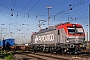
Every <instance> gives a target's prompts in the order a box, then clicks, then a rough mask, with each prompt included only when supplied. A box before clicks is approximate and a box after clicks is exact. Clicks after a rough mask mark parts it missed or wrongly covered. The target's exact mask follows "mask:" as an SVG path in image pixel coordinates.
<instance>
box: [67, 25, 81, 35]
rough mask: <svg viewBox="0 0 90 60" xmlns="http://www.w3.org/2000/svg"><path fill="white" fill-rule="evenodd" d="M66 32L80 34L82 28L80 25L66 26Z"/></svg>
mask: <svg viewBox="0 0 90 60" xmlns="http://www.w3.org/2000/svg"><path fill="white" fill-rule="evenodd" d="M68 33H70V34H74V33H77V34H82V33H83V28H80V27H68Z"/></svg>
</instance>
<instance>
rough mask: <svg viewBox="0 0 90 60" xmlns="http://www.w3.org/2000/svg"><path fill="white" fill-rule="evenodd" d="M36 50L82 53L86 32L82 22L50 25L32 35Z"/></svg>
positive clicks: (33, 45) (32, 42)
mask: <svg viewBox="0 0 90 60" xmlns="http://www.w3.org/2000/svg"><path fill="white" fill-rule="evenodd" d="M31 46H32V48H33V50H34V51H42V52H54V53H56V52H60V53H74V54H77V53H81V50H82V49H85V47H86V44H85V32H84V29H83V27H82V26H81V25H80V24H72V23H70V22H66V23H60V24H58V25H55V26H49V27H47V28H45V29H41V30H40V31H39V32H34V33H33V34H32V35H31Z"/></svg>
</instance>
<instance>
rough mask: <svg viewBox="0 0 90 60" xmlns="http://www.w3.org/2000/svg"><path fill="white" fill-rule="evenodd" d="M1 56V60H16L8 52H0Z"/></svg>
mask: <svg viewBox="0 0 90 60" xmlns="http://www.w3.org/2000/svg"><path fill="white" fill-rule="evenodd" d="M0 55H1V56H2V57H0V58H1V59H2V58H4V59H5V60H14V59H13V55H12V53H11V52H10V53H6V51H0Z"/></svg>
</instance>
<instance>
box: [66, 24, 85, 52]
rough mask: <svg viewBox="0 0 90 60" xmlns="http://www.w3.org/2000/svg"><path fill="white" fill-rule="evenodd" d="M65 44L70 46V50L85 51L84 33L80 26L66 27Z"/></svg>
mask: <svg viewBox="0 0 90 60" xmlns="http://www.w3.org/2000/svg"><path fill="white" fill-rule="evenodd" d="M66 43H69V44H70V48H74V49H75V50H74V53H75V51H77V50H78V51H79V52H81V50H85V48H86V43H85V32H84V29H83V27H82V26H81V25H80V24H71V25H69V26H67V38H66Z"/></svg>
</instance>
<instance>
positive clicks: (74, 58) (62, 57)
mask: <svg viewBox="0 0 90 60" xmlns="http://www.w3.org/2000/svg"><path fill="white" fill-rule="evenodd" d="M16 54H18V55H19V56H22V57H21V59H22V58H24V57H23V56H26V57H27V58H30V59H32V60H90V56H88V55H67V54H52V53H42V52H37V53H35V52H30V51H18V52H16ZM26 57H25V58H26ZM27 60H28V59H27Z"/></svg>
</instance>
